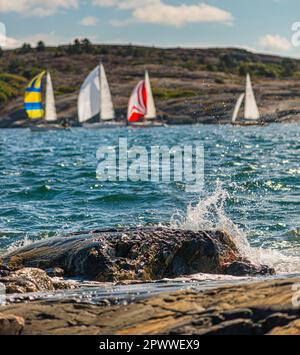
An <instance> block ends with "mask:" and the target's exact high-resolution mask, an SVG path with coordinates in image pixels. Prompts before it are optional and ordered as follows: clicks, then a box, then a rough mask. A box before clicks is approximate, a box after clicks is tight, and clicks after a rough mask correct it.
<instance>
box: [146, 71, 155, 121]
mask: <svg viewBox="0 0 300 355" xmlns="http://www.w3.org/2000/svg"><path fill="white" fill-rule="evenodd" d="M145 85H146V93H147V114H146V116H145V118H146V119H151V118H156V108H155V103H154V99H153V94H152V89H151V83H150V78H149V74H148V71H147V70H146V72H145Z"/></svg>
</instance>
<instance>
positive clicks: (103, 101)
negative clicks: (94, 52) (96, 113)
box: [100, 63, 115, 120]
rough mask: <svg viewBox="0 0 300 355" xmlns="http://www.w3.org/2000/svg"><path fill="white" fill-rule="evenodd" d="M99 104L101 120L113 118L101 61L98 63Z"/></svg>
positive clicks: (111, 103)
mask: <svg viewBox="0 0 300 355" xmlns="http://www.w3.org/2000/svg"><path fill="white" fill-rule="evenodd" d="M100 106H101V109H100V118H101V120H112V119H114V118H115V112H114V107H113V102H112V98H111V92H110V88H109V84H108V81H107V77H106V73H105V70H104V67H103V64H102V63H101V64H100Z"/></svg>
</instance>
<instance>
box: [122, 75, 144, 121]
mask: <svg viewBox="0 0 300 355" xmlns="http://www.w3.org/2000/svg"><path fill="white" fill-rule="evenodd" d="M146 113H147V93H146V85H145V81H144V80H142V81H140V82H139V83H138V84H137V86H136V87H135V88H134V90H133V92H132V94H131V97H130V99H129V102H128V116H127V117H128V122H137V121H140V120H141V119H143V118H145V115H146Z"/></svg>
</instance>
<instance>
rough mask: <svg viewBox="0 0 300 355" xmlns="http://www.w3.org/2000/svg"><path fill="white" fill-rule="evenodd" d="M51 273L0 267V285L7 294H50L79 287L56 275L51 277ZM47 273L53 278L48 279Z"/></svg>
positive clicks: (50, 271)
mask: <svg viewBox="0 0 300 355" xmlns="http://www.w3.org/2000/svg"><path fill="white" fill-rule="evenodd" d="M52 272H53V271H52V270H49V271H47V272H45V271H44V270H41V269H37V268H22V269H19V270H17V269H10V268H7V267H3V266H0V283H1V284H2V285H4V287H5V292H6V293H7V294H11V293H32V292H51V291H54V290H66V289H74V288H77V287H80V285H79V284H78V283H76V282H75V281H71V280H64V279H63V278H61V277H56V274H54V275H53V274H52ZM54 272H55V270H54ZM47 273H50V274H51V276H53V277H50V276H49V275H48V274H47Z"/></svg>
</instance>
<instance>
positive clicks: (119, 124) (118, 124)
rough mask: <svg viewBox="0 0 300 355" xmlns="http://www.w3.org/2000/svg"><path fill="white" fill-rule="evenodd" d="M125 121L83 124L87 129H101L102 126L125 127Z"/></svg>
mask: <svg viewBox="0 0 300 355" xmlns="http://www.w3.org/2000/svg"><path fill="white" fill-rule="evenodd" d="M125 126H126V124H125V123H124V122H97V123H85V124H83V125H82V127H83V128H86V129H100V128H118V127H125Z"/></svg>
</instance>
